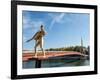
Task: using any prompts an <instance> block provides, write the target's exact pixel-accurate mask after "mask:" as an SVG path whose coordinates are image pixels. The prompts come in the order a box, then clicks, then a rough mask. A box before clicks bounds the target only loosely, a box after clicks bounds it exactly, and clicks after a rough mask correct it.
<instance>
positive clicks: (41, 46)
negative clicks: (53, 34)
mask: <svg viewBox="0 0 100 80" xmlns="http://www.w3.org/2000/svg"><path fill="white" fill-rule="evenodd" d="M40 48H41V50H42V53H43V56H44V57H46V55H45V51H44V49H43V43H42V42H41V44H40Z"/></svg>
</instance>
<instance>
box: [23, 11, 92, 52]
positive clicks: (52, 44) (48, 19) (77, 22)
mask: <svg viewBox="0 0 100 80" xmlns="http://www.w3.org/2000/svg"><path fill="white" fill-rule="evenodd" d="M89 19H90V15H89V14H87V13H68V12H66V13H65V12H39V11H26V10H23V12H22V20H23V21H22V27H23V29H22V30H23V31H22V32H23V50H33V49H34V43H35V41H34V40H32V41H30V42H28V43H26V41H27V40H28V39H30V38H31V37H32V36H33V35H34V34H35V33H36V32H37V31H38V30H40V25H41V24H42V25H44V29H45V31H46V33H47V34H46V35H45V36H44V48H45V49H49V48H60V47H69V46H76V45H81V37H82V39H83V46H86V47H87V46H88V45H89V38H90V31H89V30H90V29H89V28H90V24H89V23H90V20H89Z"/></svg>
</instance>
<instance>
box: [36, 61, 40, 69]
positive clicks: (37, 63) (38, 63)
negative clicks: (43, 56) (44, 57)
mask: <svg viewBox="0 0 100 80" xmlns="http://www.w3.org/2000/svg"><path fill="white" fill-rule="evenodd" d="M35 68H41V60H36V62H35Z"/></svg>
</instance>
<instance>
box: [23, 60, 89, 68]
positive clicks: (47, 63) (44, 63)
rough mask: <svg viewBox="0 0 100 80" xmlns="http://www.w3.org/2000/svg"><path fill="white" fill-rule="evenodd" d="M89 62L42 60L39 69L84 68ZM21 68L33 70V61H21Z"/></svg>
mask: <svg viewBox="0 0 100 80" xmlns="http://www.w3.org/2000/svg"><path fill="white" fill-rule="evenodd" d="M89 63H90V61H89V60H87V59H86V60H61V59H59V60H55V59H53V60H44V61H42V64H41V67H42V68H49V67H65V66H66V67H70V66H86V65H89ZM23 68H24V69H29V68H35V61H34V60H29V61H23Z"/></svg>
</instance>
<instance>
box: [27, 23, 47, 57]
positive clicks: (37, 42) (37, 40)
mask: <svg viewBox="0 0 100 80" xmlns="http://www.w3.org/2000/svg"><path fill="white" fill-rule="evenodd" d="M45 34H46V32H45V30H44V27H43V25H41V26H40V30H39V31H38V32H37V33H35V35H34V36H33V37H32V38H31V39H29V40H27V41H26V42H29V41H31V40H33V39H34V40H35V47H34V49H35V57H37V47H38V46H40V48H41V50H42V52H43V54H44V57H45V51H44V49H43V44H44V39H43V37H44V36H45Z"/></svg>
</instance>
